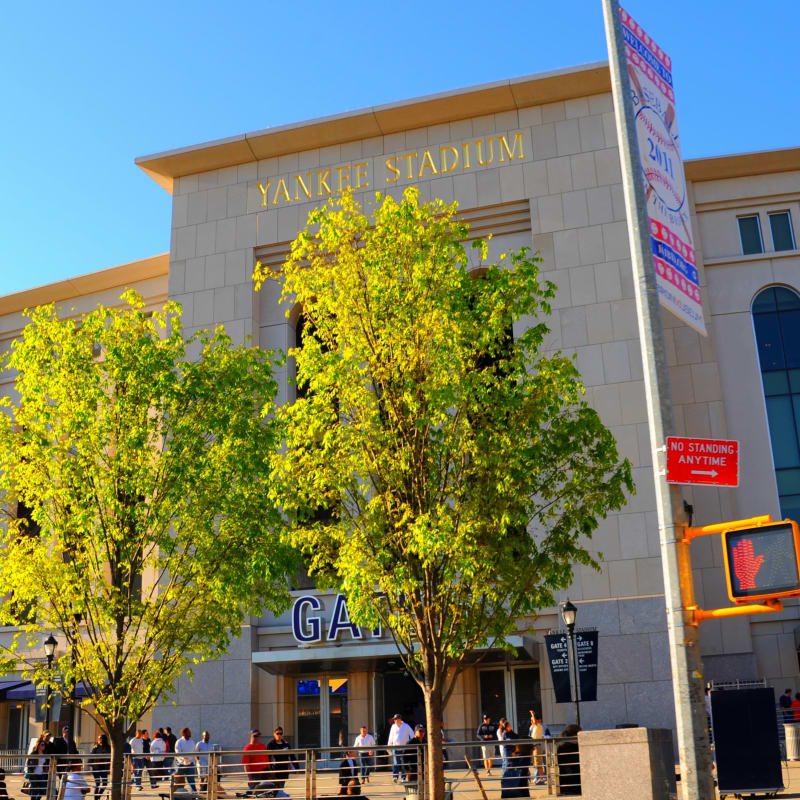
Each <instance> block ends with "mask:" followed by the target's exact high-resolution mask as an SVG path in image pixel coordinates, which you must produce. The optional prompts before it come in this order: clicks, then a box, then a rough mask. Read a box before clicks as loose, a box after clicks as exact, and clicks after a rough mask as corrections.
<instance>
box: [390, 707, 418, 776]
mask: <svg viewBox="0 0 800 800" xmlns="http://www.w3.org/2000/svg"><path fill="white" fill-rule="evenodd" d="M392 721H393V723H394V724H393V725H392V727H391V730H390V731H389V741H387V742H386V744H387V745H389V746H391V745H403V744H408V743H409V742H410V741H411V740H412V739H413V738H414V731H412V730H411V728H410V726H408V725H406V723H405V722H403V717H402V716H401V715H400V714H395V715H394V716H393V717H392ZM401 773H402V778H403V781H405V779H406V774H407V773H408V767H407V762H406V751H405V750H401V749H399V748H398V749H395V750H392V780H393V781H394V782H395V783H397V776H398V775H400V774H401Z"/></svg>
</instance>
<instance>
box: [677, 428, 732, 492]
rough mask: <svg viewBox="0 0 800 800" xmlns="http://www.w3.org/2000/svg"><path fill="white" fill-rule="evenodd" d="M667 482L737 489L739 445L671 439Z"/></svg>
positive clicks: (724, 441) (701, 440)
mask: <svg viewBox="0 0 800 800" xmlns="http://www.w3.org/2000/svg"><path fill="white" fill-rule="evenodd" d="M667 483H690V484H697V485H700V486H738V485H739V442H736V441H730V440H727V439H694V438H690V437H688V436H669V437H668V438H667Z"/></svg>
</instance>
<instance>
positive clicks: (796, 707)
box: [789, 692, 800, 722]
mask: <svg viewBox="0 0 800 800" xmlns="http://www.w3.org/2000/svg"><path fill="white" fill-rule="evenodd" d="M789 707H790V708H791V709H792V711H793V712H794V721H795V722H800V692H797V693H796V694H795V696H794V700H792V705H791V706H789Z"/></svg>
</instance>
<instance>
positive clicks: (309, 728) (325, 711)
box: [296, 675, 348, 747]
mask: <svg viewBox="0 0 800 800" xmlns="http://www.w3.org/2000/svg"><path fill="white" fill-rule="evenodd" d="M296 686H297V744H296V747H341V746H342V745H346V744H347V730H348V729H347V697H348V695H347V691H348V681H347V678H346V677H344V676H342V677H336V676H333V675H331V676H322V677H319V678H302V679H299V680H298V681H297V684H296Z"/></svg>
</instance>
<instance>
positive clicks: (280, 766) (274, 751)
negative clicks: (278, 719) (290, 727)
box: [267, 725, 300, 790]
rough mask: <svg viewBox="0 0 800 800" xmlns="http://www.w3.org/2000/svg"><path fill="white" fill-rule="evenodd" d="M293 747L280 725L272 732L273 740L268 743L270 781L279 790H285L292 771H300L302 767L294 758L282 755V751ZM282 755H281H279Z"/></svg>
mask: <svg viewBox="0 0 800 800" xmlns="http://www.w3.org/2000/svg"><path fill="white" fill-rule="evenodd" d="M290 748H291V745H290V744H289V742H288V741H287V740H286V739H285V738H284V737H283V728H282V727H281V726H280V725H278V726H277V727H276V728H275V730H274V731H273V732H272V739H270V740H269V741H268V742H267V751H268V752H269V756H270V760H271V762H272V763H271V764H270V767H269V770H270V772H269V780H271V781H272V782H273V783H274V784H275V788H276V789H278V790H281V789H283V786H284V784H285V783H286V779H287V778H288V777H289V770H290V769H300V765H299V764H298V763H297V761H296V760H295V759H294V756H291V755H288V754H285V753H280V751H281V750H289V749H290ZM279 753H280V754H279Z"/></svg>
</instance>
